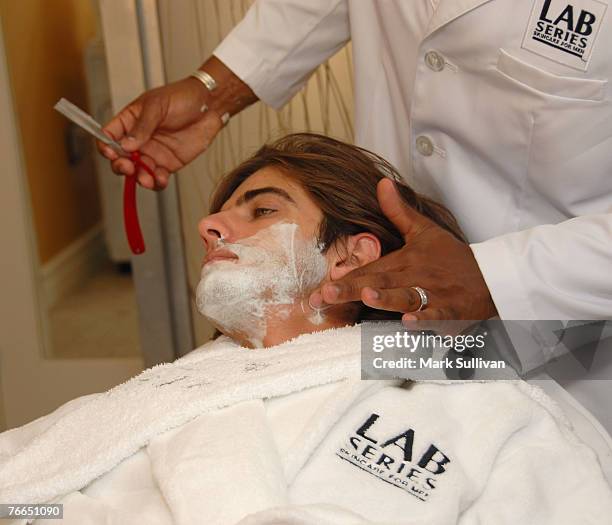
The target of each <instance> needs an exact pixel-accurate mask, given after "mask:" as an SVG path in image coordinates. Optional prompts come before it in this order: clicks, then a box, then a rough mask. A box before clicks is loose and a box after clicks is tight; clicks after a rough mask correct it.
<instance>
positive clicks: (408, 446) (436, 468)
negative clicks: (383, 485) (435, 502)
mask: <svg viewBox="0 0 612 525" xmlns="http://www.w3.org/2000/svg"><path fill="white" fill-rule="evenodd" d="M379 417H380V416H379V415H378V414H375V413H372V414H370V416H369V417H368V418H367V419H366V420H365V421H364V422H363V424H362V425H361V426H360V427H359V428H357V429H355V431H354V432H352V433H351V434H350V435H349V436H348V437H347V439H346V442H345V443H344V445H343V446H341V447H340V448H339V449H338V450H337V451H336V456H338V457H339V458H341V459H343V460H345V461H348V462H349V463H350V464H352V465H354V466H355V467H358V468H360V469H361V470H363V471H365V472H368V473H369V474H371V475H373V476H375V477H377V478H378V479H380V480H382V481H385V482H387V483H389V484H391V485H393V486H395V487H397V488H400V489H402V490H405V491H406V492H408V493H409V494H411V495H412V496H414V497H416V498H417V499H419V500H421V501H427V500H428V499H429V497H430V495H431V494H432V492H433V491H434V490H435V489H436V488H437V486H438V482H439V480H440V477H441V476H442V475H443V474H444V473H445V472H446V469H447V465H448V463H450V462H451V459H450V457H449V456H447V455H446V454H445V453H444V452H442V451H441V450H440V449H439V448H438V447H437V446H436V445H434V444H433V443H429V444H428V445H427V446H426V447H425V448H424V449H423V450H422V451H418V452H416V453H415V450H414V448H415V447H414V438H415V430H414V429H412V428H406V429H405V430H403V431H402V432H399V433H397V432H393V433H392V435H383V434H384V432H381V431H379V430H378V429H377V428H376V421H377V420H378V419H379Z"/></svg>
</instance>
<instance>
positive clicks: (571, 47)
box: [522, 0, 608, 71]
mask: <svg viewBox="0 0 612 525" xmlns="http://www.w3.org/2000/svg"><path fill="white" fill-rule="evenodd" d="M607 7H608V6H607V4H606V3H603V2H601V1H600V0H536V2H535V4H534V6H533V11H532V12H531V18H530V19H529V24H528V26H527V31H526V32H525V37H524V38H523V44H522V47H523V48H524V49H527V50H529V51H532V52H534V53H536V54H538V55H540V56H544V57H546V58H549V59H551V60H554V61H555V62H559V63H561V64H564V65H566V66H569V67H571V68H574V69H578V70H580V71H586V70H587V68H588V66H589V60H590V59H591V54H592V52H593V47H594V46H595V41H596V40H597V35H598V34H599V29H600V27H601V24H602V21H603V18H604V16H605V14H606V9H607Z"/></svg>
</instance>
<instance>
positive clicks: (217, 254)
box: [202, 249, 238, 266]
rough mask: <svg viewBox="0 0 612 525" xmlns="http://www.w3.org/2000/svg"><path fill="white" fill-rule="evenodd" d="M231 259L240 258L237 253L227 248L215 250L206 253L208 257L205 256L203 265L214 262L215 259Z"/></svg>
mask: <svg viewBox="0 0 612 525" xmlns="http://www.w3.org/2000/svg"><path fill="white" fill-rule="evenodd" d="M231 260H238V256H237V255H236V254H235V253H233V252H230V251H229V250H226V249H219V250H213V251H212V252H210V253H208V254H206V257H204V260H203V261H202V266H205V265H207V264H208V263H212V262H215V261H231Z"/></svg>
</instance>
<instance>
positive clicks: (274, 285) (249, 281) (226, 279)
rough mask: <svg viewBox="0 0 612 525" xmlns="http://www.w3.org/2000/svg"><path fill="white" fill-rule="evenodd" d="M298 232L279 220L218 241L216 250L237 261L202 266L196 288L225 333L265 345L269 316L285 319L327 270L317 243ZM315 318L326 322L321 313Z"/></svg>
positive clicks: (200, 304) (203, 311) (202, 304)
mask: <svg viewBox="0 0 612 525" xmlns="http://www.w3.org/2000/svg"><path fill="white" fill-rule="evenodd" d="M298 232H299V228H298V225H297V224H293V223H276V224H273V225H272V226H270V227H268V228H265V229H263V230H261V231H259V232H258V233H257V234H255V235H253V236H251V237H248V238H246V239H242V240H240V241H239V242H236V243H228V242H225V241H223V240H220V241H219V242H218V243H217V248H223V249H225V250H229V251H230V252H232V253H234V254H235V255H237V256H238V259H237V260H236V259H228V260H220V261H215V262H213V263H209V264H207V265H205V266H204V268H202V274H201V279H200V282H199V284H198V287H197V290H196V302H197V306H198V310H199V311H200V313H201V314H202V315H203V316H205V317H206V318H208V319H209V320H210V321H212V322H213V323H214V324H216V325H217V326H218V327H220V328H222V329H223V330H224V331H227V332H230V333H239V334H242V335H244V336H245V337H246V338H247V339H248V340H249V341H250V343H251V344H253V346H255V347H261V346H263V338H264V336H265V335H266V330H267V320H268V318H269V317H270V316H276V317H278V318H283V317H284V318H286V317H287V316H288V315H289V313H290V311H291V308H292V307H293V306H294V305H295V304H296V302H297V301H299V300H300V299H302V298H304V297H305V296H306V295H307V294H308V293H310V292H311V291H312V290H313V289H314V288H316V287H317V286H318V285H319V283H320V282H321V281H322V280H323V279H324V278H325V275H326V274H327V260H326V259H325V256H324V255H323V254H322V253H321V249H320V247H319V246H318V245H317V243H316V241H315V240H314V239H304V238H302V237H301V236H300V235H299V233H298ZM315 317H316V316H315ZM315 320H316V321H318V322H319V323H320V322H322V318H321V317H320V313H319V319H316V318H315Z"/></svg>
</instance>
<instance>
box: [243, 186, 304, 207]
mask: <svg viewBox="0 0 612 525" xmlns="http://www.w3.org/2000/svg"><path fill="white" fill-rule="evenodd" d="M265 193H273V194H274V195H278V196H279V197H282V198H283V199H285V200H286V201H287V202H290V203H291V204H293V205H297V204H296V202H295V201H294V200H293V198H292V197H291V195H289V194H288V193H287V192H286V191H285V190H282V189H281V188H277V187H276V186H266V187H264V188H257V189H255V190H249V191H245V192H244V193H243V194H242V195H241V196H240V197H239V198H238V200H237V201H236V205H237V206H240V205H241V204H245V203H247V202H249V201H252V200H253V199H254V198H255V197H257V196H258V195H262V194H265Z"/></svg>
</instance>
